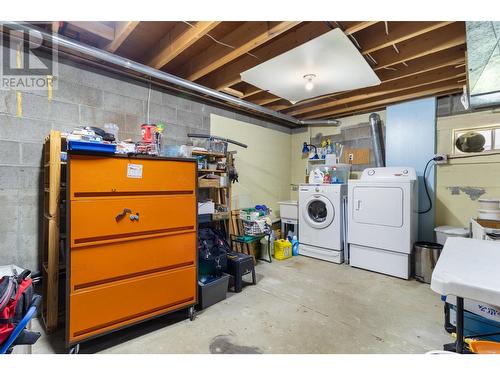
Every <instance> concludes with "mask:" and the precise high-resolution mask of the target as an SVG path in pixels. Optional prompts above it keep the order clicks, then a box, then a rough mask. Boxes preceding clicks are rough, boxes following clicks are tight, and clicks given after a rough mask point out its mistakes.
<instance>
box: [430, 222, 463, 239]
mask: <svg viewBox="0 0 500 375" xmlns="http://www.w3.org/2000/svg"><path fill="white" fill-rule="evenodd" d="M434 231H435V232H439V233H444V234H449V235H452V236H462V237H467V236H468V235H469V230H468V229H467V228H462V227H452V226H451V225H442V226H440V227H436V228H434Z"/></svg>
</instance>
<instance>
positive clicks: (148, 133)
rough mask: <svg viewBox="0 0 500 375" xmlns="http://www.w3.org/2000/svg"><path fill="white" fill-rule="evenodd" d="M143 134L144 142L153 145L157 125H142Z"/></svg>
mask: <svg viewBox="0 0 500 375" xmlns="http://www.w3.org/2000/svg"><path fill="white" fill-rule="evenodd" d="M141 132H142V141H143V142H144V143H152V142H154V134H155V132H156V125H154V124H152V125H148V124H142V125H141Z"/></svg>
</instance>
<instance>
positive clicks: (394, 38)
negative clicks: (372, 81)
mask: <svg viewBox="0 0 500 375" xmlns="http://www.w3.org/2000/svg"><path fill="white" fill-rule="evenodd" d="M451 23H452V22H451V21H445V22H392V23H391V26H390V28H389V33H388V34H385V33H382V32H379V33H377V34H376V35H373V34H371V33H370V34H369V35H363V36H361V35H357V36H356V39H357V41H358V42H359V44H360V45H361V48H362V52H361V53H362V54H363V55H366V54H368V53H372V52H375V51H378V50H380V49H382V48H386V47H390V46H391V45H392V46H394V45H395V44H396V43H401V42H403V41H405V40H408V39H411V38H415V37H417V36H419V35H422V34H425V33H428V32H430V31H433V30H436V29H439V28H441V27H444V26H447V25H449V24H451ZM367 34H368V33H367Z"/></svg>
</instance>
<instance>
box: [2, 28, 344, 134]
mask: <svg viewBox="0 0 500 375" xmlns="http://www.w3.org/2000/svg"><path fill="white" fill-rule="evenodd" d="M1 26H3V27H7V28H10V29H14V30H22V31H23V32H25V33H29V32H30V31H31V32H34V33H39V35H40V37H41V38H42V39H43V40H44V41H46V42H50V43H52V44H56V45H57V46H58V48H62V49H67V50H69V51H72V52H74V53H77V54H81V55H84V56H86V57H91V58H94V59H97V60H101V61H104V62H107V63H109V64H113V65H116V66H120V67H122V68H125V69H128V70H132V71H134V72H136V73H139V74H143V75H146V76H149V77H151V78H156V79H158V80H160V81H163V82H167V83H169V84H172V85H175V86H179V87H182V88H184V89H187V90H190V91H194V92H196V93H199V94H203V95H207V96H209V97H211V98H214V99H217V100H220V101H222V102H225V103H230V104H231V105H233V106H236V107H240V108H243V109H246V110H250V111H253V112H257V113H260V114H263V115H266V116H270V117H273V118H276V119H279V120H281V121H285V122H288V123H290V124H293V125H294V126H307V125H316V124H324V125H340V121H337V120H324V121H321V120H299V119H297V118H295V117H293V116H289V115H286V114H284V113H280V112H278V111H273V110H271V109H269V108H266V107H263V106H260V105H257V104H254V103H251V102H247V101H245V100H242V99H239V98H235V97H234V96H231V95H228V94H225V93H222V92H219V91H217V90H213V89H210V88H208V87H205V86H202V85H199V84H197V83H194V82H191V81H188V80H186V79H183V78H179V77H177V76H174V75H172V74H169V73H166V72H163V71H161V70H158V69H154V68H152V67H150V66H147V65H144V64H141V63H138V62H135V61H132V60H129V59H126V58H124V57H121V56H118V55H115V54H113V53H110V52H107V51H104V50H101V49H99V48H95V47H91V46H88V45H86V44H83V43H80V42H77V41H74V40H72V39H69V38H66V37H64V36H62V35H59V34H51V33H48V32H47V31H45V30H42V29H40V28H37V27H34V26H32V25H29V24H27V23H24V22H5V23H2V24H1Z"/></svg>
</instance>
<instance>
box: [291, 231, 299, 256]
mask: <svg viewBox="0 0 500 375" xmlns="http://www.w3.org/2000/svg"><path fill="white" fill-rule="evenodd" d="M291 243H292V255H293V256H294V257H295V256H297V255H299V241H298V240H297V236H293V238H292V241H291Z"/></svg>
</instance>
